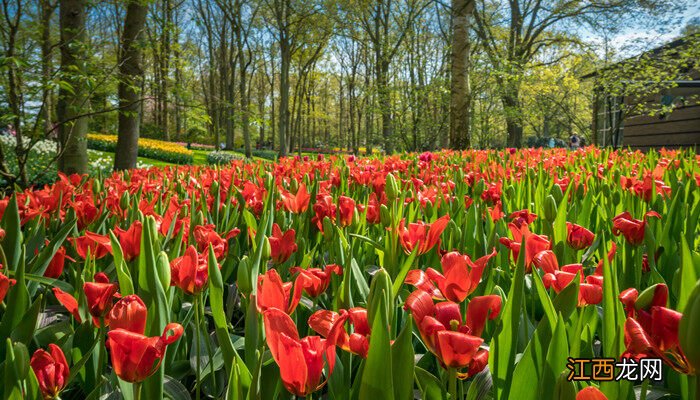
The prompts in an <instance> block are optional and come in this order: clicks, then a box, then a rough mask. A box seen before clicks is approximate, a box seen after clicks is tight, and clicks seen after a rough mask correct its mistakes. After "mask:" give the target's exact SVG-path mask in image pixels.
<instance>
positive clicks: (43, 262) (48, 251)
mask: <svg viewBox="0 0 700 400" xmlns="http://www.w3.org/2000/svg"><path fill="white" fill-rule="evenodd" d="M75 221H76V220H75V219H72V220H71V221H67V222H65V223H64V224H63V225H62V227H61V229H60V230H59V231H58V232H56V234H54V235H52V239H51V241H50V242H49V244H48V245H46V246H45V247H44V248H43V249H42V250H41V252H39V255H37V257H36V258H35V259H34V260H32V262H31V263H30V265H31V266H32V267H31V269H30V270H29V272H31V273H32V274H35V275H39V276H43V275H44V272H46V268H47V267H48V266H49V263H50V262H51V260H52V259H53V256H54V255H55V254H56V252H57V251H58V249H59V248H60V247H61V245H62V244H63V242H64V241H65V240H66V238H67V237H68V234H69V233H70V232H71V231H72V230H73V227H74V226H75Z"/></svg>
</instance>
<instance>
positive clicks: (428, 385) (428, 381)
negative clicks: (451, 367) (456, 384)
mask: <svg viewBox="0 0 700 400" xmlns="http://www.w3.org/2000/svg"><path fill="white" fill-rule="evenodd" d="M415 371H416V385H417V386H418V388H420V391H421V394H422V398H423V400H444V399H446V398H447V395H446V392H445V389H444V387H443V385H442V384H441V383H440V380H439V379H438V378H436V377H435V376H434V375H433V374H431V373H430V372H428V371H426V370H424V369H423V368H421V367H416V369H415Z"/></svg>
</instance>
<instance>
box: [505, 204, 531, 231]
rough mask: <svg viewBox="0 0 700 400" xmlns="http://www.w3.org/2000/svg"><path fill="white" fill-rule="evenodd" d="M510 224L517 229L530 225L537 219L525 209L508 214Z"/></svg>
mask: <svg viewBox="0 0 700 400" xmlns="http://www.w3.org/2000/svg"><path fill="white" fill-rule="evenodd" d="M509 218H510V219H511V222H512V223H513V224H515V226H517V227H518V228H520V227H521V226H523V225H530V224H531V223H533V222H534V221H535V220H536V219H537V214H534V213H531V212H530V210H528V209H527V208H526V209H524V210H520V211H515V212H513V213H511V214H510V216H509Z"/></svg>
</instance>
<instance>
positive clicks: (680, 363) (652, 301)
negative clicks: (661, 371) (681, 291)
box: [619, 283, 692, 374]
mask: <svg viewBox="0 0 700 400" xmlns="http://www.w3.org/2000/svg"><path fill="white" fill-rule="evenodd" d="M647 290H653V293H652V296H651V298H649V297H648V296H642V297H643V299H640V298H639V295H638V292H637V290H636V289H634V288H630V289H627V290H625V291H623V292H622V293H620V297H619V298H620V301H621V302H622V304H623V305H624V307H625V311H626V313H627V320H626V321H625V346H626V347H627V348H626V350H625V352H624V353H623V354H622V357H629V358H634V359H639V358H643V357H658V358H661V359H663V360H664V362H665V363H666V364H668V365H669V366H671V368H673V369H674V370H676V371H678V372H680V373H683V374H689V373H691V372H692V367H691V366H690V364H689V363H688V360H687V359H686V357H685V354H684V353H683V350H682V349H681V348H680V346H679V339H678V326H679V324H680V320H681V317H682V314H681V313H679V312H677V311H675V310H671V309H670V308H666V304H667V302H668V288H667V287H666V285H665V284H663V283H659V284H656V285H654V286H652V287H650V288H649V289H647Z"/></svg>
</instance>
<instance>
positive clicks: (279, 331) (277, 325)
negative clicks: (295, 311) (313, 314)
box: [263, 308, 335, 397]
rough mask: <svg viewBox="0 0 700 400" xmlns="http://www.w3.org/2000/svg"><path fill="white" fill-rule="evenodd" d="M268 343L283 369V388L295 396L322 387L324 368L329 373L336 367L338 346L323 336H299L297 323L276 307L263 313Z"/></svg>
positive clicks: (281, 371)
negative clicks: (336, 349)
mask: <svg viewBox="0 0 700 400" xmlns="http://www.w3.org/2000/svg"><path fill="white" fill-rule="evenodd" d="M263 320H264V323H265V336H266V339H267V346H268V347H269V348H270V353H272V358H274V359H275V362H276V363H277V365H278V366H279V369H280V377H281V378H282V383H284V387H285V388H287V390H288V391H289V392H291V393H293V394H294V395H296V396H301V397H303V396H306V395H308V394H310V393H313V392H315V391H317V390H319V389H321V388H322V387H323V386H324V385H325V383H326V382H321V378H322V374H323V369H324V367H327V372H326V376H327V377H328V376H330V374H331V373H332V372H333V367H334V366H335V346H334V345H332V344H330V343H329V342H328V340H326V339H322V338H321V337H320V336H307V337H305V338H303V339H300V338H299V332H298V331H297V328H296V326H295V325H294V322H293V321H292V319H291V318H290V317H289V315H287V314H285V312H284V311H282V310H280V309H277V308H270V309H268V310H266V311H265V312H264V314H263Z"/></svg>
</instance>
